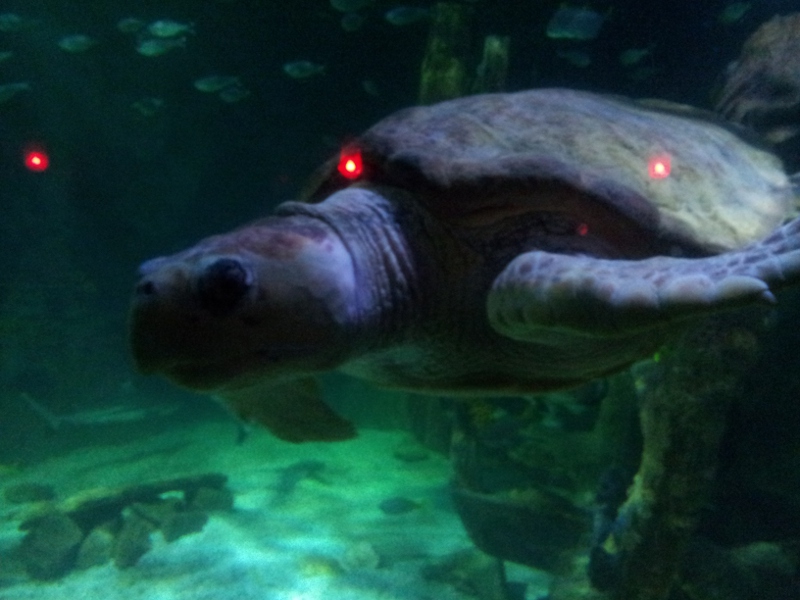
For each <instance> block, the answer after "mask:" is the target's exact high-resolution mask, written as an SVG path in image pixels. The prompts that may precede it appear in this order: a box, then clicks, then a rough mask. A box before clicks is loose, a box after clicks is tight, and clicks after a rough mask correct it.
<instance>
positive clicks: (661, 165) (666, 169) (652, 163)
mask: <svg viewBox="0 0 800 600" xmlns="http://www.w3.org/2000/svg"><path fill="white" fill-rule="evenodd" d="M670 171H672V163H671V161H670V158H669V155H667V154H663V155H661V156H654V157H653V158H651V159H650V160H649V161H648V162H647V174H648V175H650V179H666V178H667V177H669V174H670Z"/></svg>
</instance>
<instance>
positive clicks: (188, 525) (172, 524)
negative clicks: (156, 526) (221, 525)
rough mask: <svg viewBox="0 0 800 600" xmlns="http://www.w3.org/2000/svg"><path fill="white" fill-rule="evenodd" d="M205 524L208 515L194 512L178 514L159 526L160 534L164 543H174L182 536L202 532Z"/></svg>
mask: <svg viewBox="0 0 800 600" xmlns="http://www.w3.org/2000/svg"><path fill="white" fill-rule="evenodd" d="M207 522H208V515H206V514H205V513H202V512H199V511H194V510H189V511H186V512H178V513H175V514H173V515H171V516H170V517H169V518H168V519H167V520H165V521H164V522H163V523H162V524H161V534H162V535H163V536H164V539H165V540H166V541H168V542H174V541H175V540H177V539H178V538H180V537H183V536H184V535H189V534H190V533H197V532H198V531H202V530H203V527H205V524H206V523H207Z"/></svg>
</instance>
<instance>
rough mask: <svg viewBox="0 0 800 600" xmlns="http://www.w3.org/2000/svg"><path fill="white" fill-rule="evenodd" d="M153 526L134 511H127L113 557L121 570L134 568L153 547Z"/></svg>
mask: <svg viewBox="0 0 800 600" xmlns="http://www.w3.org/2000/svg"><path fill="white" fill-rule="evenodd" d="M153 531H155V527H154V526H153V524H152V523H151V522H150V521H148V520H147V519H145V518H143V517H141V516H139V515H138V514H137V513H136V512H134V511H132V510H131V511H126V512H125V515H124V518H123V521H122V529H120V531H119V533H118V534H117V539H116V540H115V543H114V550H113V553H112V557H113V559H114V564H115V565H117V567H119V568H120V569H125V568H127V567H132V566H134V565H135V564H136V563H137V562H138V561H139V559H140V558H141V557H142V556H144V555H145V554H146V553H147V551H148V550H150V548H151V547H152V542H151V541H150V534H151V533H152V532H153Z"/></svg>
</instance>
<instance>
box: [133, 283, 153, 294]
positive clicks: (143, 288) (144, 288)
mask: <svg viewBox="0 0 800 600" xmlns="http://www.w3.org/2000/svg"><path fill="white" fill-rule="evenodd" d="M135 291H136V294H137V295H138V296H153V295H155V293H156V284H154V283H153V282H152V281H148V280H145V281H141V282H139V283H138V284H137V285H136V290H135Z"/></svg>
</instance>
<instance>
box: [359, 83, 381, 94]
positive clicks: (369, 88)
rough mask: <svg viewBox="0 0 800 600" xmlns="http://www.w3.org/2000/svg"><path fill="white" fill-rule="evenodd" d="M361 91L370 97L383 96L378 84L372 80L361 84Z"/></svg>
mask: <svg viewBox="0 0 800 600" xmlns="http://www.w3.org/2000/svg"><path fill="white" fill-rule="evenodd" d="M361 89H362V90H364V93H365V94H368V95H370V96H374V97H375V98H378V97H379V96H380V95H381V90H380V88H379V87H378V84H377V83H375V82H374V81H373V80H372V79H365V80H364V81H362V82H361Z"/></svg>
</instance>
